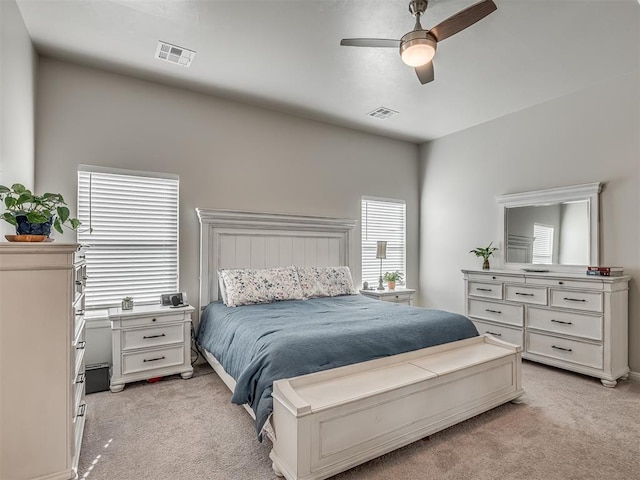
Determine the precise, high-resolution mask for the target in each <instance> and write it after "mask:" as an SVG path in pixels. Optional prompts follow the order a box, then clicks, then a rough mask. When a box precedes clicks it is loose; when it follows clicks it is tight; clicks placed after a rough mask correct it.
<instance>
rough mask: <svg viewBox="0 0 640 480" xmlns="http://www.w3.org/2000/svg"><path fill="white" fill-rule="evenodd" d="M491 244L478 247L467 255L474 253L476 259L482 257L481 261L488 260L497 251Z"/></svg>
mask: <svg viewBox="0 0 640 480" xmlns="http://www.w3.org/2000/svg"><path fill="white" fill-rule="evenodd" d="M492 244H493V242H491V243H489V245H488V246H486V247H478V248H474V249H473V250H470V251H469V253H474V254H475V255H476V257H482V258H483V260H489V257H490V256H491V255H493V252H495V251H496V250H498V247H492V246H491V245H492Z"/></svg>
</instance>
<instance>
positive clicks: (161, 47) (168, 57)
mask: <svg viewBox="0 0 640 480" xmlns="http://www.w3.org/2000/svg"><path fill="white" fill-rule="evenodd" d="M195 56H196V52H194V51H193V50H189V49H186V48H183V47H178V46H177V45H171V44H170V43H167V42H163V41H159V42H158V48H156V58H158V59H160V60H164V61H165V62H169V63H175V64H176V65H182V66H183V67H187V68H189V66H190V65H191V62H193V58H194V57H195Z"/></svg>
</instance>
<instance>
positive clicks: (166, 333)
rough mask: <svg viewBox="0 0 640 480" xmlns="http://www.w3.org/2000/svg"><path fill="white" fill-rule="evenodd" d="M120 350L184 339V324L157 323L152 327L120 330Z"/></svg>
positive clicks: (176, 341)
mask: <svg viewBox="0 0 640 480" xmlns="http://www.w3.org/2000/svg"><path fill="white" fill-rule="evenodd" d="M121 335H122V351H126V350H132V349H135V348H143V347H156V346H159V345H169V344H171V343H182V342H183V341H184V325H183V324H182V323H180V324H178V325H158V326H157V327H153V328H136V329H126V330H122V332H121Z"/></svg>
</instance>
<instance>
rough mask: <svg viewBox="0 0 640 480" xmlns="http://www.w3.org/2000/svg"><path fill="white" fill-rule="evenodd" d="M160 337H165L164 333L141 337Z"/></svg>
mask: <svg viewBox="0 0 640 480" xmlns="http://www.w3.org/2000/svg"><path fill="white" fill-rule="evenodd" d="M160 337H166V335H165V334H164V333H161V334H160V335H145V336H144V337H142V338H144V339H147V338H160Z"/></svg>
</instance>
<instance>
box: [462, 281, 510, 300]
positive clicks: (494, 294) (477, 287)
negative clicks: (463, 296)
mask: <svg viewBox="0 0 640 480" xmlns="http://www.w3.org/2000/svg"><path fill="white" fill-rule="evenodd" d="M469 295H471V296H473V297H484V298H493V299H495V300H502V284H501V283H481V282H469Z"/></svg>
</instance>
